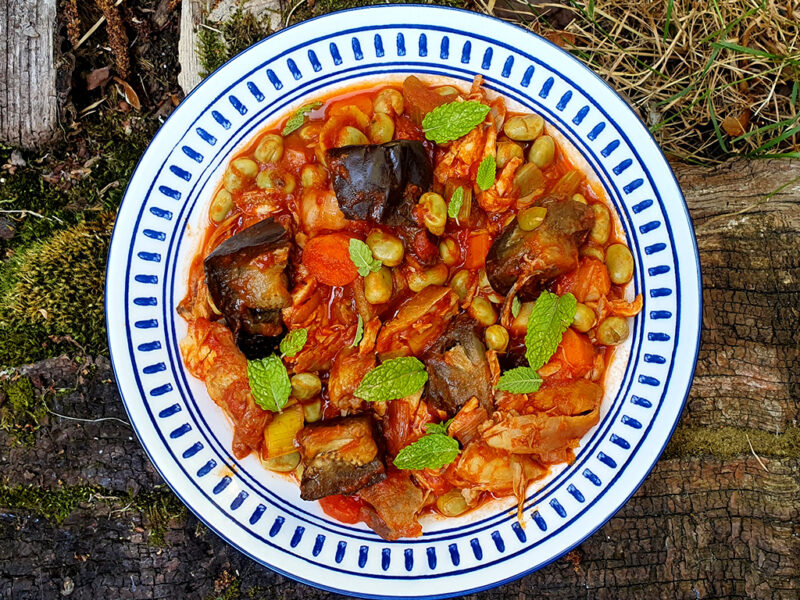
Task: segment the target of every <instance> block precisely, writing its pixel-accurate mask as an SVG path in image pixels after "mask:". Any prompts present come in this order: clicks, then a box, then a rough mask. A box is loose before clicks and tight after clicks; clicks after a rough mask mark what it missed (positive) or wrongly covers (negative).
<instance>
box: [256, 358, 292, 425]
mask: <svg viewBox="0 0 800 600" xmlns="http://www.w3.org/2000/svg"><path fill="white" fill-rule="evenodd" d="M247 379H248V380H249V381H250V391H251V392H252V393H253V398H254V399H255V401H256V404H258V405H259V406H260V407H261V408H263V409H264V410H269V411H272V412H280V411H281V409H282V408H283V407H284V406H286V403H287V402H288V401H289V394H291V392H292V384H291V383H290V382H289V373H287V372H286V366H285V365H284V364H283V361H282V360H281V359H280V358H279V357H278V356H277V355H275V354H272V355H270V356H267V357H266V358H261V359H259V360H248V361H247Z"/></svg>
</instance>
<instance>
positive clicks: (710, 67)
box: [479, 0, 800, 162]
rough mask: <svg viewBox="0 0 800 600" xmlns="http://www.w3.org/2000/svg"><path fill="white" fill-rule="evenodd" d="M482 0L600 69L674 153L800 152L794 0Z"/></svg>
mask: <svg viewBox="0 0 800 600" xmlns="http://www.w3.org/2000/svg"><path fill="white" fill-rule="evenodd" d="M479 2H481V3H483V8H484V10H486V11H487V12H489V11H490V10H492V9H493V14H495V15H498V16H502V17H504V18H507V19H509V20H513V21H515V22H517V23H520V24H523V25H524V26H527V27H528V28H529V29H531V30H532V31H534V32H536V33H539V34H541V35H544V36H546V37H548V38H549V39H551V40H553V41H556V42H557V43H559V45H561V46H563V47H565V48H566V49H568V50H569V51H570V52H572V53H573V54H574V55H576V56H577V57H578V58H580V59H581V60H582V61H583V62H585V63H586V64H587V65H589V67H590V68H592V69H593V70H594V71H595V72H597V73H599V74H600V76H601V77H603V78H604V79H606V80H607V81H608V82H609V83H610V84H611V85H612V86H613V87H614V89H616V90H617V91H618V92H619V93H620V94H622V95H623V96H624V97H626V98H627V99H628V101H629V102H630V103H631V105H632V106H633V107H634V108H635V109H636V110H637V112H638V113H639V115H640V117H641V118H642V120H643V121H644V122H645V123H646V124H647V126H648V127H649V128H650V131H651V132H652V133H653V135H654V136H655V138H656V140H657V141H658V143H659V144H660V145H661V147H662V148H663V149H664V151H665V152H666V153H667V154H668V155H671V156H672V157H675V158H679V159H682V160H686V161H691V162H716V161H719V160H724V159H725V158H728V157H729V156H732V155H745V156H749V157H765V156H786V155H790V156H800V146H799V145H798V144H799V143H800V141H799V140H798V135H800V115H798V110H797V97H798V86H799V84H798V74H799V71H798V67H800V50H798V36H800V9H798V8H797V7H793V5H792V3H791V2H776V1H772V0H762V1H758V0H712V1H711V2H692V1H691V0H667V1H655V0H646V1H641V2H631V1H630V0H609V1H604V2H593V1H588V2H581V3H577V2H574V1H573V0H565V2H564V3H559V4H555V3H554V4H548V3H541V2H537V0H496V3H495V2H493V1H492V0H479ZM490 3H491V5H492V7H491V8H490ZM565 15H566V18H565Z"/></svg>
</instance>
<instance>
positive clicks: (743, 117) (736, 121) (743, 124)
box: [722, 108, 750, 137]
mask: <svg viewBox="0 0 800 600" xmlns="http://www.w3.org/2000/svg"><path fill="white" fill-rule="evenodd" d="M749 126H750V109H749V108H745V109H744V110H743V111H742V112H740V113H739V115H738V116H735V117H734V116H733V115H728V116H727V117H725V118H724V119H723V120H722V128H723V129H724V130H725V133H727V134H728V135H729V136H731V137H738V136H740V135H744V133H745V132H746V131H747V129H748V127H749Z"/></svg>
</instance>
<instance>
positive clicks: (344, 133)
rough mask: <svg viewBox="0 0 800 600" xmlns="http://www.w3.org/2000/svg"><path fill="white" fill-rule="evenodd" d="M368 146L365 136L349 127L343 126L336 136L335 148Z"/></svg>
mask: <svg viewBox="0 0 800 600" xmlns="http://www.w3.org/2000/svg"><path fill="white" fill-rule="evenodd" d="M367 144H369V140H368V139H367V136H365V135H364V134H363V133H362V132H361V130H359V129H356V128H355V127H352V126H350V125H345V126H344V127H342V128H341V129H340V130H339V133H337V134H336V147H337V148H342V147H344V146H366V145H367Z"/></svg>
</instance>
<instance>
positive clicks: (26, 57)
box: [0, 0, 58, 148]
mask: <svg viewBox="0 0 800 600" xmlns="http://www.w3.org/2000/svg"><path fill="white" fill-rule="evenodd" d="M55 27H56V0H0V40H2V41H3V43H4V45H5V49H4V51H3V52H0V141H3V142H7V143H10V144H12V145H14V146H20V147H23V148H34V147H38V146H41V145H42V144H45V143H47V142H49V141H50V140H51V139H52V138H53V134H54V133H55V129H56V126H57V111H58V99H57V95H56V66H55V59H54V52H55V49H54V41H53V39H54V31H55Z"/></svg>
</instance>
